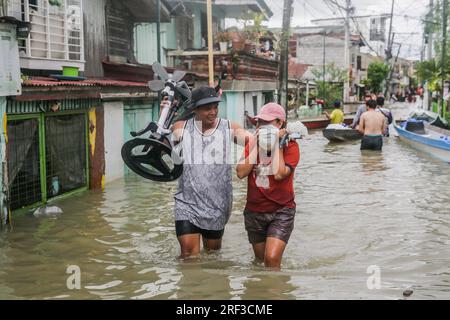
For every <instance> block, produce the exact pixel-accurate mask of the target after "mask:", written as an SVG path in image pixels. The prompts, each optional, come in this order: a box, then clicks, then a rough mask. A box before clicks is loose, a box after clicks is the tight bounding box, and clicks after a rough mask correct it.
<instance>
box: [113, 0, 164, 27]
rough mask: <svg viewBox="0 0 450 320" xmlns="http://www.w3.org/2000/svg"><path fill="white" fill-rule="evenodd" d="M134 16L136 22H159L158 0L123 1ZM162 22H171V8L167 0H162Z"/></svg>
mask: <svg viewBox="0 0 450 320" xmlns="http://www.w3.org/2000/svg"><path fill="white" fill-rule="evenodd" d="M122 3H123V5H124V6H126V7H127V8H128V10H130V12H131V14H132V15H133V16H134V22H157V21H158V15H157V10H156V8H157V0H127V1H123V2H122ZM160 19H161V22H170V10H169V8H168V6H167V3H166V1H161V14H160Z"/></svg>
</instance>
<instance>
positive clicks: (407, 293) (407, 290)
mask: <svg viewBox="0 0 450 320" xmlns="http://www.w3.org/2000/svg"><path fill="white" fill-rule="evenodd" d="M413 292H414V291H413V290H411V289H406V290H405V291H403V296H404V297H410V296H411V295H412V294H413Z"/></svg>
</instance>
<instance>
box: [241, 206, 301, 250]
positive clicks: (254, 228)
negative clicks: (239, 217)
mask: <svg viewBox="0 0 450 320" xmlns="http://www.w3.org/2000/svg"><path fill="white" fill-rule="evenodd" d="M295 212H296V210H295V208H287V207H284V208H281V209H279V210H277V211H275V212H268V213H258V212H252V211H250V210H248V209H245V210H244V221H245V230H247V234H248V241H249V242H250V243H251V244H256V243H261V242H265V241H266V238H267V237H273V238H277V239H280V240H282V241H284V242H286V243H287V242H288V241H289V238H290V237H291V233H292V230H293V229H294V219H295Z"/></svg>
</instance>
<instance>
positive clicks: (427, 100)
mask: <svg viewBox="0 0 450 320" xmlns="http://www.w3.org/2000/svg"><path fill="white" fill-rule="evenodd" d="M433 11H434V4H433V0H430V12H429V14H428V17H427V22H426V25H427V27H428V28H427V29H428V30H427V34H426V35H425V36H426V37H427V38H426V39H427V52H426V60H428V61H431V60H432V59H433V32H431V31H430V24H431V22H432V21H433ZM423 89H424V91H423V92H424V93H423V108H424V109H425V110H431V92H430V89H429V88H428V81H425V84H424V88H423Z"/></svg>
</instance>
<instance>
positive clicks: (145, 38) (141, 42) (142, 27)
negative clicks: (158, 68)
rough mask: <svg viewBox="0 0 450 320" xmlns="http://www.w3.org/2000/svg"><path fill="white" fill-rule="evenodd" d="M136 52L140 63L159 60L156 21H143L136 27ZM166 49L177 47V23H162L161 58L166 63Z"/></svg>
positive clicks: (150, 62) (151, 62)
mask: <svg viewBox="0 0 450 320" xmlns="http://www.w3.org/2000/svg"><path fill="white" fill-rule="evenodd" d="M134 39H135V41H134V54H135V57H136V59H137V61H138V62H139V63H143V64H153V63H154V62H155V61H157V57H158V55H157V53H158V50H157V47H156V44H157V26H156V23H142V24H139V25H136V26H135V28H134ZM164 48H166V49H176V48H177V39H176V23H175V22H174V20H173V19H172V23H162V24H161V59H162V61H161V62H162V64H163V65H166V61H165V60H166V57H165V51H164Z"/></svg>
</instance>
